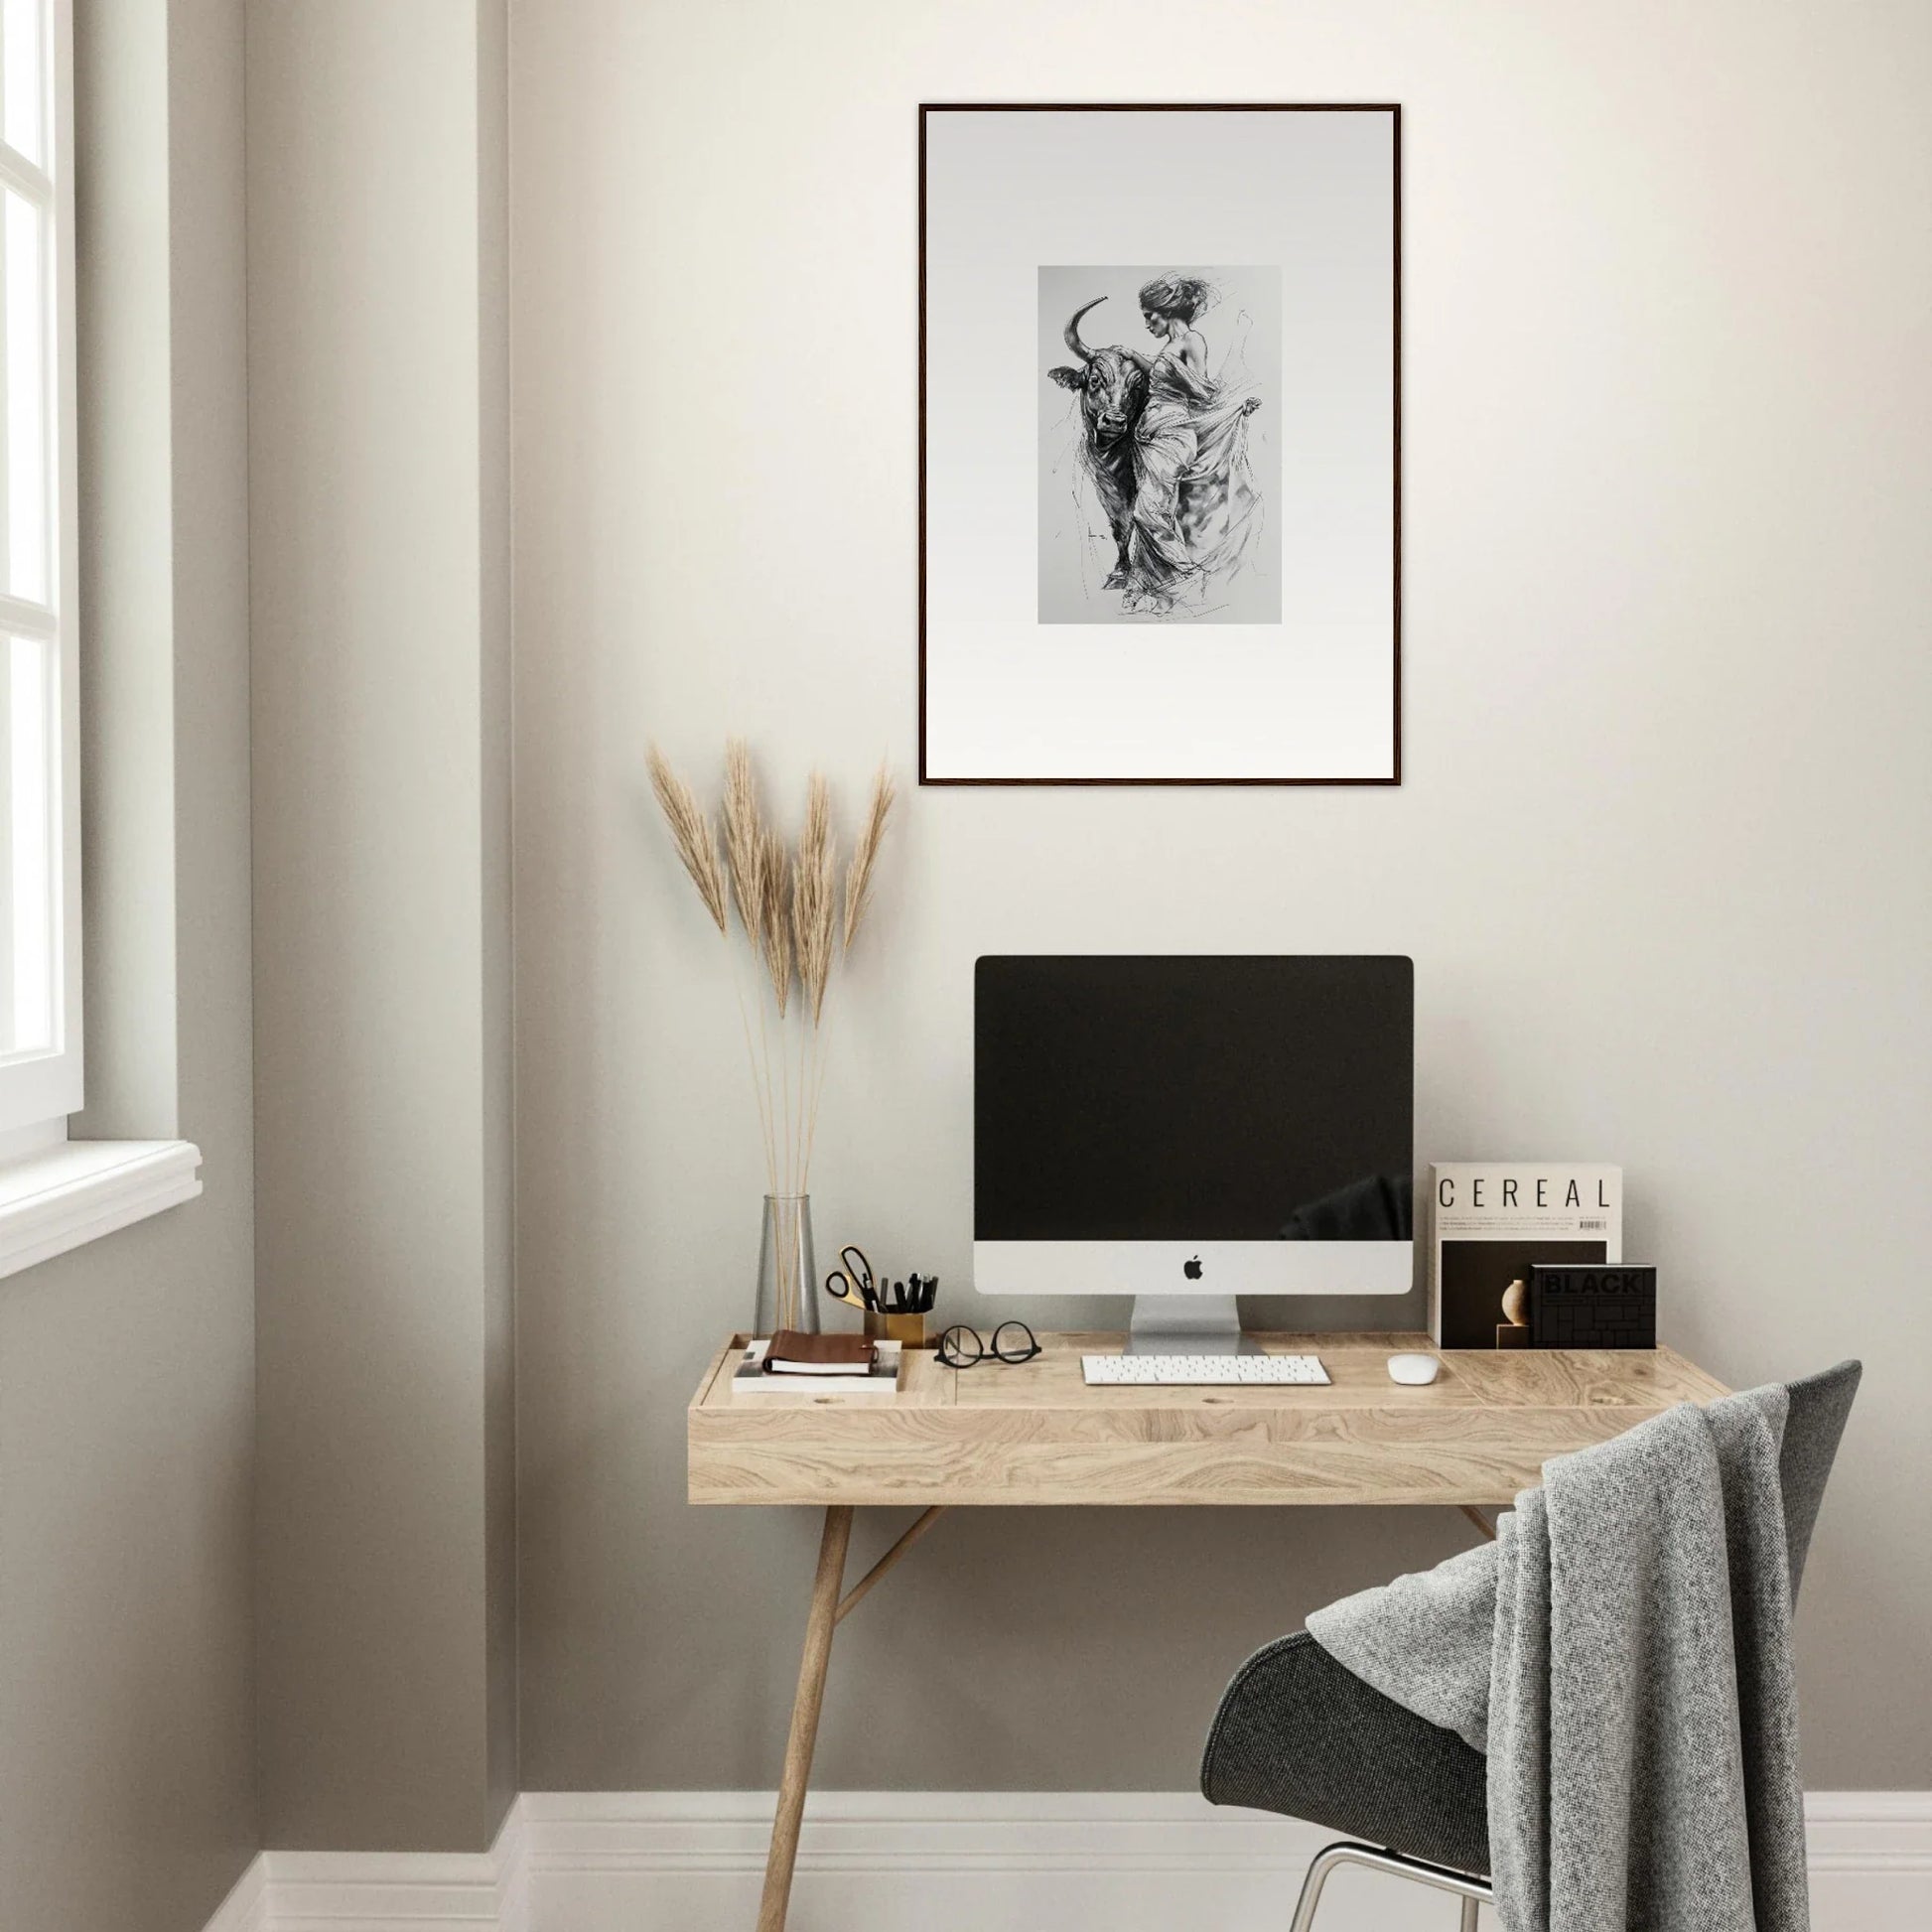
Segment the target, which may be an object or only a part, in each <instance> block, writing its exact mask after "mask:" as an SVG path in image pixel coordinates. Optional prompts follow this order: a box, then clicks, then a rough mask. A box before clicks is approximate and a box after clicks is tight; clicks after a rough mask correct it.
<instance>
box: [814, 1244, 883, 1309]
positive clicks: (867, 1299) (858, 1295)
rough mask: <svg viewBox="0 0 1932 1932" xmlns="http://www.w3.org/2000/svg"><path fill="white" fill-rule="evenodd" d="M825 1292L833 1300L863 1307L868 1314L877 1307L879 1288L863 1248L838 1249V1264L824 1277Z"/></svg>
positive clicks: (858, 1307) (855, 1306) (856, 1307)
mask: <svg viewBox="0 0 1932 1932" xmlns="http://www.w3.org/2000/svg"><path fill="white" fill-rule="evenodd" d="M825 1292H826V1294H827V1295H829V1296H830V1297H831V1298H832V1300H833V1301H835V1302H845V1303H847V1304H849V1305H850V1306H851V1307H853V1308H855V1309H864V1310H865V1311H866V1312H867V1313H868V1314H870V1313H872V1312H874V1311H876V1310H877V1309H878V1307H879V1290H878V1286H877V1284H876V1283H875V1281H874V1278H873V1272H872V1263H871V1262H869V1261H868V1260H867V1259H866V1254H865V1250H864V1249H863V1248H854V1247H844V1248H841V1249H840V1250H839V1265H838V1267H836V1268H834V1269H833V1270H832V1272H831V1273H830V1274H829V1275H827V1276H826V1277H825Z"/></svg>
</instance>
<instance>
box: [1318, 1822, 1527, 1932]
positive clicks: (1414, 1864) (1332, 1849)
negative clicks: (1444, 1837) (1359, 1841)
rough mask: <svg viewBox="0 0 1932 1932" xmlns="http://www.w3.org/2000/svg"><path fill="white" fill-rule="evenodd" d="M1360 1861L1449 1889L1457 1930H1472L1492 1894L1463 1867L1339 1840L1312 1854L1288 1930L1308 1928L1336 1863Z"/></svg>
mask: <svg viewBox="0 0 1932 1932" xmlns="http://www.w3.org/2000/svg"><path fill="white" fill-rule="evenodd" d="M1342 1864H1362V1865H1367V1866H1368V1868H1369V1869H1370V1870H1371V1871H1386V1872H1389V1873H1390V1874H1391V1875H1392V1876H1394V1877H1397V1878H1407V1879H1408V1880H1409V1881H1410V1882H1411V1883H1412V1884H1418V1885H1428V1886H1430V1887H1432V1888H1433V1889H1434V1890H1436V1891H1446V1892H1450V1893H1452V1894H1453V1895H1454V1896H1455V1897H1457V1898H1459V1899H1460V1900H1461V1901H1462V1929H1461V1932H1475V1928H1476V1913H1477V1911H1478V1910H1479V1909H1480V1907H1481V1906H1482V1904H1483V1902H1484V1901H1485V1900H1487V1899H1491V1898H1493V1897H1494V1896H1495V1892H1494V1890H1493V1889H1492V1887H1491V1886H1490V1883H1489V1881H1488V1879H1486V1878H1477V1877H1473V1876H1471V1875H1470V1874H1469V1873H1468V1872H1466V1871H1451V1870H1450V1869H1449V1866H1448V1865H1441V1864H1430V1863H1427V1862H1426V1861H1425V1860H1422V1859H1405V1858H1404V1857H1403V1856H1402V1854H1401V1853H1400V1852H1384V1851H1380V1850H1378V1849H1377V1848H1376V1847H1375V1846H1373V1845H1355V1844H1351V1843H1349V1842H1348V1841H1347V1840H1343V1841H1342V1842H1341V1843H1340V1844H1338V1845H1330V1846H1326V1847H1324V1848H1323V1849H1322V1850H1321V1851H1319V1852H1317V1853H1316V1854H1315V1855H1314V1860H1313V1863H1311V1864H1310V1866H1309V1875H1308V1876H1307V1877H1306V1878H1304V1879H1303V1880H1302V1896H1301V1898H1300V1899H1299V1900H1298V1901H1297V1902H1296V1906H1295V1917H1294V1920H1293V1922H1292V1923H1291V1924H1290V1926H1289V1932H1309V1928H1310V1927H1311V1926H1312V1925H1313V1923H1314V1913H1315V1907H1316V1906H1317V1905H1319V1904H1320V1903H1321V1888H1322V1886H1323V1885H1325V1884H1326V1883H1327V1882H1328V1874H1329V1873H1330V1872H1331V1871H1333V1870H1334V1868H1335V1867H1336V1866H1337V1865H1342Z"/></svg>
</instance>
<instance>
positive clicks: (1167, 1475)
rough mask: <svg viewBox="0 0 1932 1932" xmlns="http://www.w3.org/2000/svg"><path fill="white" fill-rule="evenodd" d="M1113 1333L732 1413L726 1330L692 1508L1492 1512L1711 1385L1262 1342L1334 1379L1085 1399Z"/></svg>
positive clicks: (1581, 1354) (1352, 1341)
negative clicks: (1408, 1362)
mask: <svg viewBox="0 0 1932 1932" xmlns="http://www.w3.org/2000/svg"><path fill="white" fill-rule="evenodd" d="M1122 1339H1123V1337H1122V1336H1121V1335H1120V1334H1118V1333H1111V1334H1110V1333H1091V1334H1041V1335H1040V1337H1039V1340H1040V1344H1041V1347H1042V1349H1043V1351H1044V1352H1043V1353H1042V1354H1041V1355H1040V1356H1039V1357H1038V1358H1037V1359H1036V1360H1034V1361H1031V1362H1024V1363H1019V1364H1016V1365H1012V1366H1007V1365H1002V1364H996V1363H984V1364H981V1365H980V1366H979V1367H976V1368H970V1369H949V1368H944V1367H942V1366H941V1365H940V1363H939V1361H938V1360H937V1358H936V1357H935V1356H934V1355H933V1354H932V1353H931V1351H930V1350H917V1351H911V1350H908V1351H907V1356H908V1359H907V1365H906V1368H905V1370H904V1373H903V1374H902V1376H901V1378H900V1387H899V1392H898V1394H897V1397H890V1398H888V1397H880V1396H828V1395H814V1394H812V1393H810V1392H809V1391H806V1392H804V1393H801V1394H799V1395H797V1396H758V1397H747V1398H741V1399H737V1400H735V1399H734V1398H733V1396H732V1393H731V1387H730V1381H731V1370H732V1368H733V1367H734V1366H736V1364H737V1361H738V1356H739V1352H740V1350H741V1349H742V1348H743V1347H744V1345H745V1337H744V1336H743V1335H735V1336H733V1337H732V1339H731V1340H730V1341H729V1342H727V1343H726V1344H725V1346H724V1347H723V1348H721V1349H720V1350H719V1351H718V1353H717V1354H716V1355H715V1356H714V1357H713V1358H712V1360H711V1364H710V1366H709V1367H708V1368H707V1369H706V1370H705V1373H704V1378H703V1380H702V1381H701V1382H700V1383H699V1384H698V1391H697V1394H696V1395H695V1396H694V1397H693V1398H692V1401H691V1406H690V1409H689V1411H688V1412H687V1418H686V1422H687V1429H686V1442H687V1448H688V1455H689V1479H690V1489H689V1494H690V1499H691V1501H692V1502H694V1503H810V1504H834V1503H848V1504H855V1505H864V1506H874V1505H880V1506H892V1505H899V1504H910V1505H914V1506H919V1507H925V1506H929V1505H931V1504H935V1503H939V1504H946V1505H973V1504H979V1505H1005V1506H1012V1505H1034V1506H1046V1505H1056V1504H1076V1503H1084V1504H1109V1505H1148V1504H1173V1503H1213V1504H1229V1503H1235V1504H1239V1503H1252V1504H1283V1503H1450V1504H1454V1503H1473V1504H1489V1505H1495V1504H1502V1503H1508V1502H1511V1501H1513V1500H1514V1499H1515V1497H1516V1495H1517V1493H1518V1492H1519V1491H1520V1490H1523V1489H1527V1488H1531V1487H1533V1486H1534V1485H1535V1484H1536V1483H1537V1482H1538V1481H1539V1480H1540V1479H1541V1472H1542V1465H1543V1462H1544V1460H1545V1459H1546V1458H1547V1457H1549V1456H1552V1455H1561V1454H1563V1453H1565V1452H1566V1451H1568V1450H1570V1449H1585V1448H1587V1447H1588V1445H1590V1444H1591V1443H1599V1442H1602V1441H1604V1440H1606V1439H1607V1438H1609V1437H1611V1436H1616V1435H1620V1434H1621V1433H1622V1432H1623V1431H1624V1430H1626V1429H1629V1428H1631V1427H1632V1426H1633V1425H1634V1424H1636V1423H1640V1422H1644V1421H1646V1420H1648V1419H1649V1418H1650V1417H1652V1416H1655V1415H1658V1414H1661V1413H1662V1412H1663V1411H1664V1410H1665V1409H1668V1408H1670V1407H1671V1406H1672V1405H1673V1404H1675V1403H1679V1402H1686V1401H1689V1402H1709V1401H1711V1400H1712V1399H1713V1398H1714V1397H1716V1396H1721V1395H1724V1394H1725V1393H1726V1391H1725V1387H1724V1385H1723V1384H1722V1383H1721V1382H1719V1381H1718V1380H1716V1378H1715V1377H1713V1376H1710V1375H1707V1374H1706V1373H1705V1372H1704V1370H1703V1369H1701V1368H1699V1367H1697V1366H1696V1364H1695V1363H1692V1362H1689V1361H1686V1360H1685V1358H1684V1357H1683V1356H1682V1355H1679V1354H1677V1353H1675V1352H1674V1351H1673V1350H1671V1349H1668V1348H1659V1349H1657V1350H1655V1351H1654V1352H1652V1351H1650V1350H1635V1349H1631V1350H1607V1349H1602V1350H1599V1349H1590V1350H1581V1349H1579V1350H1570V1349H1513V1350H1506V1351H1489V1350H1480V1351H1478V1350H1454V1351H1445V1352H1444V1354H1443V1358H1442V1359H1443V1369H1442V1373H1441V1374H1440V1375H1439V1376H1438V1377H1437V1379H1436V1380H1435V1381H1434V1382H1433V1383H1431V1384H1430V1385H1429V1386H1428V1387H1426V1388H1402V1387H1399V1386H1398V1385H1397V1384H1395V1383H1393V1382H1391V1381H1390V1380H1389V1376H1388V1370H1387V1367H1386V1363H1387V1361H1388V1358H1389V1356H1390V1355H1392V1354H1396V1353H1400V1352H1402V1351H1405V1350H1413V1351H1419V1352H1423V1353H1433V1352H1435V1351H1434V1350H1433V1349H1432V1347H1431V1344H1430V1341H1429V1338H1428V1337H1427V1336H1426V1335H1419V1334H1389V1333H1376V1334H1321V1335H1294V1334H1267V1335H1259V1336H1257V1337H1256V1339H1257V1340H1258V1341H1259V1342H1260V1343H1261V1345H1262V1346H1263V1347H1264V1348H1265V1349H1266V1350H1268V1351H1269V1352H1270V1353H1277V1354H1289V1353H1304V1354H1311V1355H1317V1356H1319V1357H1320V1359H1321V1362H1322V1365H1323V1366H1324V1367H1325V1368H1326V1369H1327V1371H1328V1374H1329V1377H1330V1378H1331V1383H1330V1386H1328V1387H1326V1388H1322V1387H1308V1386H1294V1387H1276V1388H1089V1387H1087V1385H1086V1384H1085V1382H1084V1381H1083V1380H1082V1379H1081V1370H1080V1356H1081V1354H1082V1353H1083V1352H1109V1351H1117V1350H1118V1349H1119V1348H1120V1346H1121V1342H1122Z"/></svg>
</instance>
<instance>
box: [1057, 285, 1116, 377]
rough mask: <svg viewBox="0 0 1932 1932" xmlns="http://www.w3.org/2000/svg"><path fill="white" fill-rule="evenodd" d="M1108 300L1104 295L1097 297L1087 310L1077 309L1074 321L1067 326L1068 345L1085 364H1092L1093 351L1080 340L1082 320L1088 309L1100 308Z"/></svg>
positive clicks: (1088, 305) (1074, 313)
mask: <svg viewBox="0 0 1932 1932" xmlns="http://www.w3.org/2000/svg"><path fill="white" fill-rule="evenodd" d="M1106 299H1107V298H1106V297H1105V296H1104V295H1096V296H1095V297H1094V298H1093V300H1092V301H1091V302H1089V303H1088V304H1087V308H1086V309H1075V310H1074V312H1073V320H1072V321H1071V322H1069V323H1068V324H1067V325H1066V345H1067V347H1068V348H1070V349H1071V350H1072V351H1073V352H1074V354H1075V355H1077V356H1078V357H1079V358H1080V360H1081V361H1083V362H1091V361H1092V360H1093V351H1092V350H1091V349H1090V348H1088V347H1087V345H1085V344H1084V343H1083V342H1081V340H1080V318H1081V317H1082V316H1083V315H1085V314H1086V312H1087V309H1097V308H1099V307H1100V305H1101V303H1103V302H1104V301H1106Z"/></svg>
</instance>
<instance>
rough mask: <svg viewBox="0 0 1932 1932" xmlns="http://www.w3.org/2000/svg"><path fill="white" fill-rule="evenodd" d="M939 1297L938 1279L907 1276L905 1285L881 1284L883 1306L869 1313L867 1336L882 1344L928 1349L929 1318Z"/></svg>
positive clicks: (934, 1277)
mask: <svg viewBox="0 0 1932 1932" xmlns="http://www.w3.org/2000/svg"><path fill="white" fill-rule="evenodd" d="M938 1293H939V1277H938V1276H937V1275H907V1276H906V1278H905V1279H904V1280H903V1281H902V1282H893V1283H891V1284H888V1283H886V1282H881V1283H880V1284H879V1295H878V1301H879V1306H878V1307H877V1308H875V1309H871V1310H868V1311H867V1313H866V1333H867V1334H869V1335H871V1336H872V1337H873V1338H874V1339H875V1340H879V1341H897V1342H901V1343H903V1344H904V1346H906V1347H907V1348H923V1347H924V1346H925V1318H926V1316H927V1315H928V1314H930V1313H931V1312H932V1304H933V1300H934V1298H935V1297H936V1296H937V1295H938Z"/></svg>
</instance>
